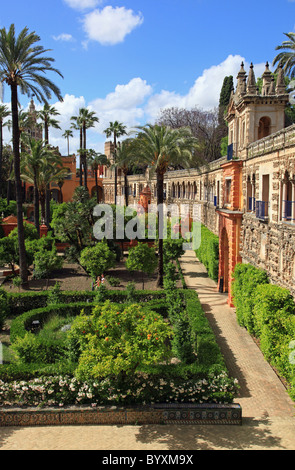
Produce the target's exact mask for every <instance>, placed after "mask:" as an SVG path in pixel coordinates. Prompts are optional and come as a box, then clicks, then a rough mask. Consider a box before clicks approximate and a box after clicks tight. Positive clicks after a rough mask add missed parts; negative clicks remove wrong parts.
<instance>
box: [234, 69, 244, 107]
mask: <svg viewBox="0 0 295 470" xmlns="http://www.w3.org/2000/svg"><path fill="white" fill-rule="evenodd" d="M246 76H247V74H246V72H245V69H244V62H242V63H241V68H240V71H239V73H238V75H237V88H236V93H235V98H236V100H238V99H240V98H241V97H242V96H243V95H244V94H245V93H246Z"/></svg>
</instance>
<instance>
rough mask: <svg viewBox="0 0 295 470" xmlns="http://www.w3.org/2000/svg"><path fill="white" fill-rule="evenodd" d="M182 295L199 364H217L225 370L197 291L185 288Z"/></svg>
mask: <svg viewBox="0 0 295 470" xmlns="http://www.w3.org/2000/svg"><path fill="white" fill-rule="evenodd" d="M184 297H185V301H186V312H187V317H188V320H189V326H190V330H191V342H192V346H193V349H194V350H195V352H196V355H197V360H198V362H199V364H203V365H204V366H209V367H210V366H213V365H218V366H220V367H221V368H222V369H223V370H226V366H225V362H224V358H223V355H222V354H221V351H220V348H219V346H218V344H217V342H216V338H215V335H214V333H213V331H212V329H211V326H210V324H209V321H208V319H207V318H206V316H205V313H204V310H203V308H202V305H201V302H200V300H199V297H198V295H197V293H196V292H195V291H193V290H187V291H184Z"/></svg>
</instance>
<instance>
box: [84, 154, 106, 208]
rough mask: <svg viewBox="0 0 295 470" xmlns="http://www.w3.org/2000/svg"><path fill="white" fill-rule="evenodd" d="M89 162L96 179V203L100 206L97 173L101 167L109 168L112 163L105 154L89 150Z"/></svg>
mask: <svg viewBox="0 0 295 470" xmlns="http://www.w3.org/2000/svg"><path fill="white" fill-rule="evenodd" d="M87 156H88V161H89V163H90V167H91V169H92V171H93V173H94V178H95V188H96V201H97V204H99V202H100V201H99V192H98V177H97V173H98V170H99V167H101V166H109V165H110V162H109V160H108V157H107V156H106V155H104V154H103V153H99V152H95V151H94V150H92V149H91V150H88V155H87Z"/></svg>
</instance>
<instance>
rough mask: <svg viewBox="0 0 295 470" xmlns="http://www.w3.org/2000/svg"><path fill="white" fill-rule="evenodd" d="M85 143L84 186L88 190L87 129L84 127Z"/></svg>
mask: <svg viewBox="0 0 295 470" xmlns="http://www.w3.org/2000/svg"><path fill="white" fill-rule="evenodd" d="M83 141H84V142H83V143H84V146H83V148H84V152H83V166H84V186H85V188H86V189H87V190H88V185H87V176H88V174H87V158H86V148H87V147H86V127H85V125H84V126H83Z"/></svg>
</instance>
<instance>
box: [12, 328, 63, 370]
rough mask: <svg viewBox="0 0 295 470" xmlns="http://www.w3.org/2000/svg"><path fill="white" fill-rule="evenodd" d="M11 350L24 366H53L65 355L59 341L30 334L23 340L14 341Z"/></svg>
mask: <svg viewBox="0 0 295 470" xmlns="http://www.w3.org/2000/svg"><path fill="white" fill-rule="evenodd" d="M13 350H14V351H15V352H16V354H17V356H18V359H19V361H20V362H22V363H25V364H30V363H41V364H54V363H55V362H57V361H58V360H60V359H61V358H62V357H63V356H64V353H65V348H64V346H63V343H62V342H61V341H57V340H56V339H54V338H49V337H47V338H39V337H38V336H37V335H35V334H33V333H30V332H27V333H26V334H25V336H24V337H23V338H21V337H19V338H17V339H16V341H15V342H14V343H13Z"/></svg>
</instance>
